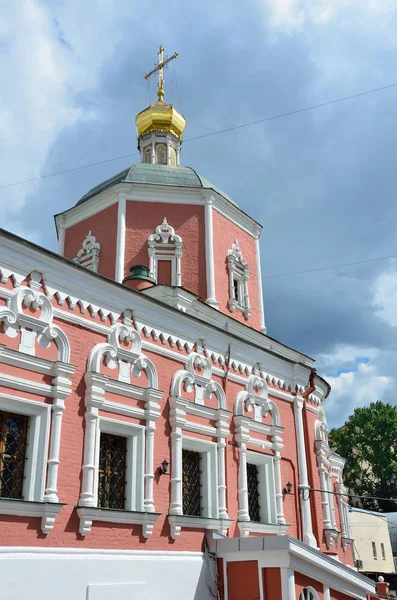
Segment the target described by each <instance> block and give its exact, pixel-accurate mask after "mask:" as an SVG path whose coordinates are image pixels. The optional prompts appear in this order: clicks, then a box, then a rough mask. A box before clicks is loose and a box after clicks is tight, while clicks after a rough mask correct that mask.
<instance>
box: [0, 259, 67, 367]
mask: <svg viewBox="0 0 397 600" xmlns="http://www.w3.org/2000/svg"><path fill="white" fill-rule="evenodd" d="M40 280H41V274H40V273H38V272H37V271H32V272H31V274H30V283H29V286H30V287H25V286H21V287H18V288H17V289H16V291H15V292H14V293H13V294H12V295H11V297H10V299H9V302H8V306H7V307H3V308H0V322H1V321H3V322H4V332H5V334H6V335H7V336H8V337H11V338H15V337H17V336H18V335H20V343H19V348H18V350H19V351H20V352H24V353H25V354H30V355H31V356H35V353H36V341H38V342H39V344H40V345H41V346H43V347H45V348H46V347H48V346H49V345H50V344H51V342H52V340H55V343H56V345H57V347H58V358H59V360H60V361H62V362H64V363H68V362H69V361H70V345H69V340H68V339H67V337H66V335H65V333H64V332H63V331H62V329H61V328H60V327H58V326H57V325H54V324H53V310H52V305H51V302H50V300H49V299H48V298H47V296H45V295H44V294H42V293H41V292H39V291H38V285H39V282H40ZM24 308H32V309H33V311H34V315H33V314H32V313H27V312H25V311H24ZM36 313H39V314H38V315H36Z"/></svg>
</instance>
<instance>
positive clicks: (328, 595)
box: [323, 583, 331, 600]
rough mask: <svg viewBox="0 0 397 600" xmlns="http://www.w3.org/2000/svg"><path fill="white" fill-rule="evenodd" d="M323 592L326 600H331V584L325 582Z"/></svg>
mask: <svg viewBox="0 0 397 600" xmlns="http://www.w3.org/2000/svg"><path fill="white" fill-rule="evenodd" d="M323 594H324V596H323V597H324V600H331V594H330V591H329V585H327V584H326V583H324V584H323Z"/></svg>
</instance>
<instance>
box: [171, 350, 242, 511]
mask: <svg viewBox="0 0 397 600" xmlns="http://www.w3.org/2000/svg"><path fill="white" fill-rule="evenodd" d="M198 370H199V371H198ZM183 390H186V391H190V392H192V391H194V395H195V401H194V402H190V401H189V400H188V399H186V398H183V397H182V394H183ZM213 394H215V396H216V398H217V400H218V408H217V409H214V408H210V407H207V406H205V399H206V398H211V396H212V395H213ZM169 404H170V417H169V418H170V424H171V429H172V431H171V505H170V511H169V512H170V514H172V515H182V511H183V507H182V451H183V448H184V447H188V448H189V449H192V444H196V446H197V448H196V451H199V452H203V450H204V452H205V453H207V455H208V456H212V459H211V462H212V463H215V464H212V471H213V472H212V477H213V478H214V479H211V480H210V479H209V475H210V473H209V472H208V469H209V465H208V464H207V467H208V468H207V470H206V473H204V474H203V477H207V478H208V483H207V493H208V495H211V499H210V500H209V499H208V502H207V507H206V513H207V514H205V516H206V517H215V518H221V519H228V514H227V507H226V472H225V448H226V438H227V436H228V435H229V426H228V420H229V418H230V412H229V411H227V410H226V409H225V407H226V397H225V393H224V391H223V389H222V387H221V386H220V385H219V383H218V382H215V381H213V380H212V367H211V363H210V361H209V360H208V358H206V357H205V356H202V355H200V354H199V353H197V352H192V353H191V354H190V355H189V356H188V360H187V364H186V367H185V370H180V371H177V372H176V373H175V374H174V376H173V378H172V383H171V397H170V399H169ZM187 415H198V416H200V417H202V418H206V419H208V420H209V421H210V422H215V426H212V425H204V424H199V423H197V422H194V421H188V420H187V418H186V417H187ZM183 430H185V431H191V432H194V433H200V434H202V435H205V436H209V437H216V438H217V443H216V445H215V444H214V443H213V442H210V441H206V440H205V438H204V439H200V440H194V439H193V438H191V437H189V436H184V435H183V433H182V431H183ZM204 446H205V448H204ZM203 471H204V470H203ZM215 488H217V489H215ZM208 497H209V496H208Z"/></svg>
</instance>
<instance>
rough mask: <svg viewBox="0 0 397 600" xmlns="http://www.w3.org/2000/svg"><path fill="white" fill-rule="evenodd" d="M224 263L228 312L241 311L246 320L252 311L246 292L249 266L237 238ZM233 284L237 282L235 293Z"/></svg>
mask: <svg viewBox="0 0 397 600" xmlns="http://www.w3.org/2000/svg"><path fill="white" fill-rule="evenodd" d="M226 264H227V269H228V272H229V300H228V307H229V310H230V312H234V311H235V310H239V311H241V312H242V313H243V315H244V318H245V320H246V321H248V319H249V318H250V316H251V313H252V310H251V305H250V297H249V292H248V279H249V276H250V267H249V265H248V263H247V262H246V261H245V260H244V258H243V255H242V251H241V248H240V246H239V244H238V241H237V239H235V240H234V243H233V244H232V247H231V249H230V250H229V252H228V253H227V257H226ZM235 284H237V294H236V291H235Z"/></svg>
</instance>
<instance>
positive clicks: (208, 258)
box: [205, 198, 219, 308]
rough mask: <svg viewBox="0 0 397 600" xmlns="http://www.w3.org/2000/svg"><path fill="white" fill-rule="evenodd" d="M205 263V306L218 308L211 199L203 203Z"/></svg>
mask: <svg viewBox="0 0 397 600" xmlns="http://www.w3.org/2000/svg"><path fill="white" fill-rule="evenodd" d="M205 262H206V276H207V299H206V301H205V302H206V304H209V305H210V306H213V307H214V308H218V307H219V304H218V302H217V301H216V296H215V265H214V239H213V224H212V199H211V198H206V201H205Z"/></svg>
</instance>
